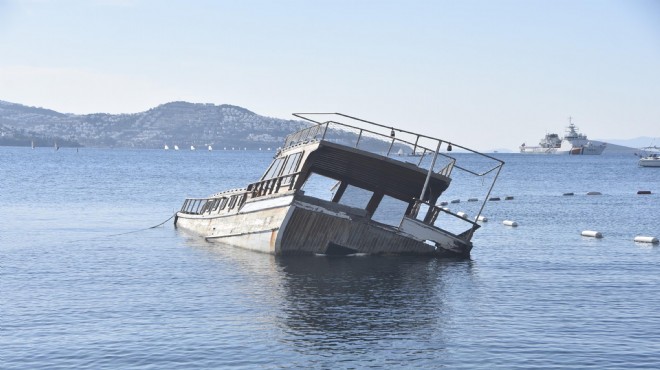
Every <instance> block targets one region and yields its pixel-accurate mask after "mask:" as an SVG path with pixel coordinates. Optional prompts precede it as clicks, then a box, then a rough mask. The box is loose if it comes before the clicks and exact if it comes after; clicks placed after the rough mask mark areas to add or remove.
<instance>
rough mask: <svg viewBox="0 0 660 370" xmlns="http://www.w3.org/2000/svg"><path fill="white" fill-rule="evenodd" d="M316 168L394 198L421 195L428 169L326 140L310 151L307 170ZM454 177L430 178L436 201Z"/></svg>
mask: <svg viewBox="0 0 660 370" xmlns="http://www.w3.org/2000/svg"><path fill="white" fill-rule="evenodd" d="M310 170H311V171H313V172H316V173H319V174H321V175H323V176H327V177H330V178H333V179H337V180H344V181H347V182H348V183H349V184H352V185H355V186H358V187H361V188H364V189H367V190H371V191H375V192H381V191H382V192H383V193H385V194H386V195H389V196H391V197H394V198H397V199H400V200H403V201H410V200H411V199H412V198H419V196H420V194H421V192H422V188H423V187H424V182H425V181H426V177H427V174H428V170H425V169H422V168H419V167H417V166H415V165H414V164H411V163H406V162H402V161H397V160H394V159H390V158H386V157H383V156H380V155H377V154H373V153H369V152H366V151H363V150H358V149H354V148H350V147H346V146H343V145H338V144H334V143H330V142H327V141H322V142H320V143H319V147H318V149H316V150H315V151H314V152H312V153H310V155H309V157H308V159H307V160H306V162H305V164H304V167H303V168H302V171H303V172H307V171H310ZM450 182H451V179H450V178H448V177H446V176H444V175H440V174H437V173H433V174H432V175H431V179H430V181H429V191H430V193H429V192H427V197H425V198H426V199H428V194H430V198H431V199H432V200H435V199H437V198H438V196H440V194H442V192H444V191H445V190H446V189H447V187H448V186H449V183H450Z"/></svg>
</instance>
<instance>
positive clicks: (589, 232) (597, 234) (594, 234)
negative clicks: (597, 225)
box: [581, 230, 603, 239]
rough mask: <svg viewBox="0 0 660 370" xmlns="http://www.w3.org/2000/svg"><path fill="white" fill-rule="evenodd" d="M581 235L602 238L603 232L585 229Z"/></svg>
mask: <svg viewBox="0 0 660 370" xmlns="http://www.w3.org/2000/svg"><path fill="white" fill-rule="evenodd" d="M581 235H582V236H588V237H591V238H596V239H600V238H602V237H603V234H601V233H600V232H598V231H592V230H584V231H583V232H582V234H581Z"/></svg>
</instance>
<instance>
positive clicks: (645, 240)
mask: <svg viewBox="0 0 660 370" xmlns="http://www.w3.org/2000/svg"><path fill="white" fill-rule="evenodd" d="M634 240H635V242H637V243H651V244H658V238H655V237H653V236H636V237H635V239H634Z"/></svg>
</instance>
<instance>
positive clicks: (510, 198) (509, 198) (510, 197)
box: [504, 195, 513, 200]
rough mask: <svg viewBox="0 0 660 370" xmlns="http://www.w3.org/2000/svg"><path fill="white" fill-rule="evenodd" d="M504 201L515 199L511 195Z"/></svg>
mask: <svg viewBox="0 0 660 370" xmlns="http://www.w3.org/2000/svg"><path fill="white" fill-rule="evenodd" d="M504 200H513V197H512V196H510V195H507V196H506V197H504Z"/></svg>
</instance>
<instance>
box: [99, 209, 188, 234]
mask: <svg viewBox="0 0 660 370" xmlns="http://www.w3.org/2000/svg"><path fill="white" fill-rule="evenodd" d="M174 216H176V212H174V214H173V215H172V216H170V218H168V219H167V220H165V221H163V222H161V223H159V224H158V225H155V226H151V227H146V228H144V229H140V230H133V231H127V232H125V233H119V234H111V235H106V236H105V237H111V236H120V235H126V234H133V233H139V232H140V231H146V230H150V229H155V228H157V227H159V226H162V225H163V224H164V223H166V222H167V221H169V220H171V219H172V218H174Z"/></svg>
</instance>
